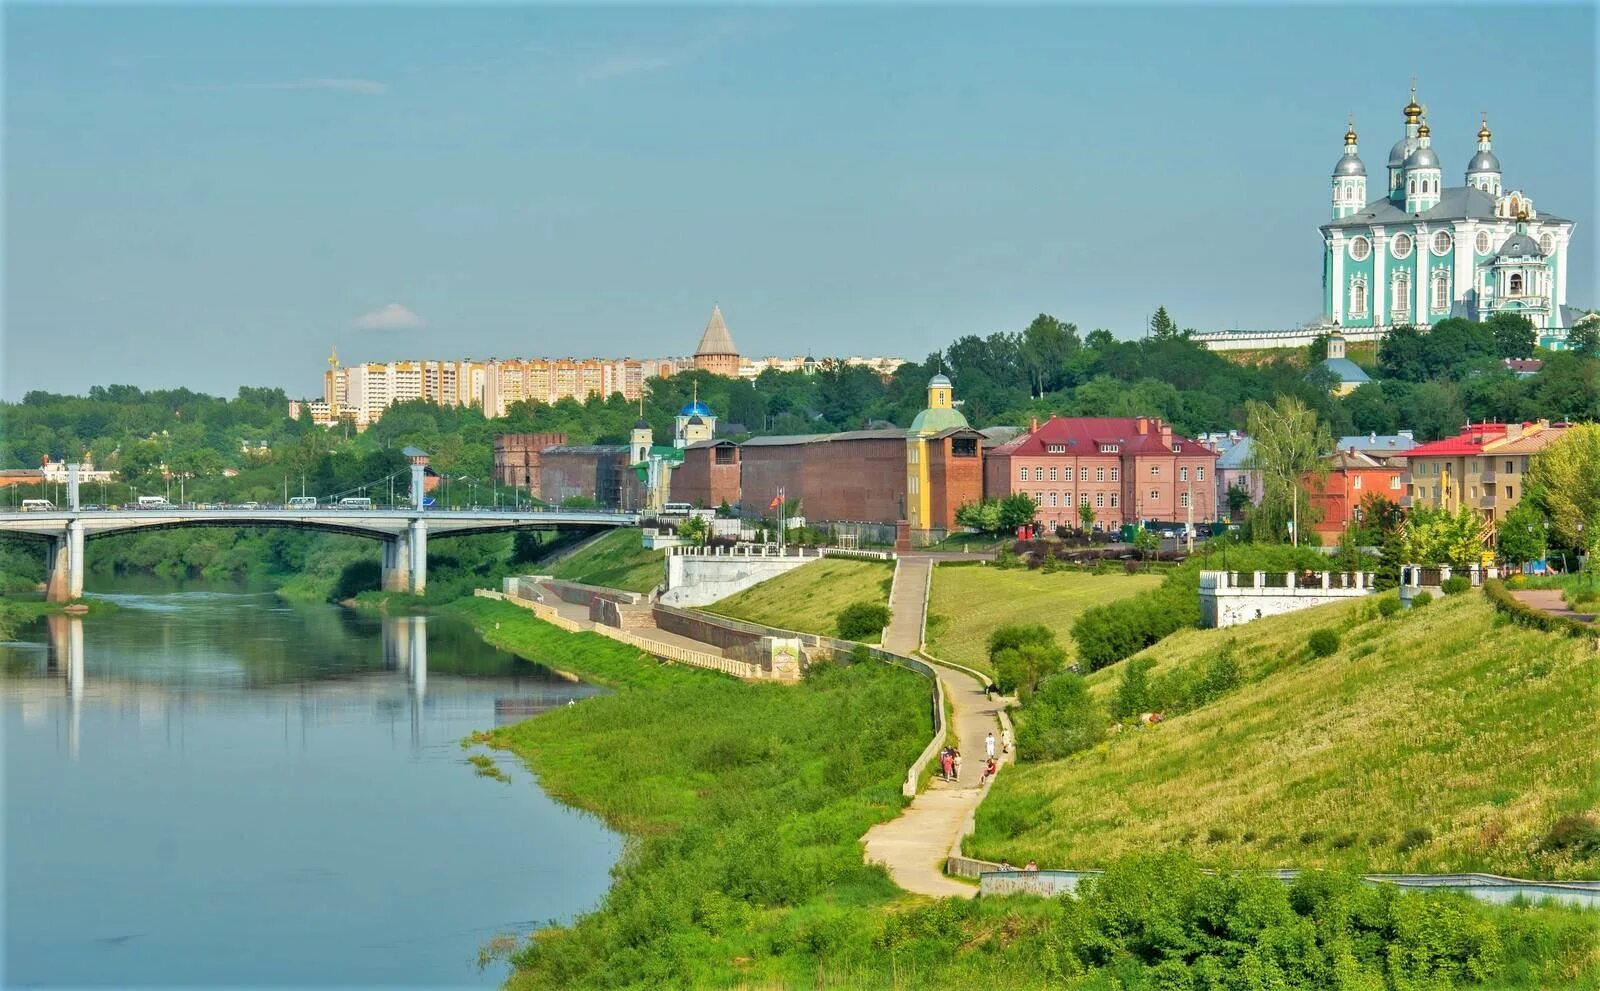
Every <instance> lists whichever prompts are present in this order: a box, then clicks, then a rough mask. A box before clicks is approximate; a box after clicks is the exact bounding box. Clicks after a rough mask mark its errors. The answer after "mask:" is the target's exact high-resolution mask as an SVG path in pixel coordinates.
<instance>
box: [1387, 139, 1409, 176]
mask: <svg viewBox="0 0 1600 991" xmlns="http://www.w3.org/2000/svg"><path fill="white" fill-rule="evenodd" d="M1409 140H1411V139H1410V138H1401V139H1400V140H1399V141H1396V142H1395V143H1394V147H1393V148H1390V149H1389V168H1391V169H1398V168H1399V167H1400V166H1402V165H1404V164H1405V162H1406V156H1407V155H1409V154H1411V149H1410V148H1408V147H1406V142H1407V141H1409Z"/></svg>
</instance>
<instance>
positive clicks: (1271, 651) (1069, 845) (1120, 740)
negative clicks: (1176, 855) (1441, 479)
mask: <svg viewBox="0 0 1600 991" xmlns="http://www.w3.org/2000/svg"><path fill="white" fill-rule="evenodd" d="M1329 626H1331V627H1335V628H1340V627H1342V628H1343V642H1342V644H1341V646H1340V649H1339V650H1338V651H1337V652H1336V653H1334V654H1333V655H1332V656H1329V657H1326V658H1323V659H1320V660H1316V659H1311V658H1310V655H1309V651H1308V650H1307V648H1306V638H1307V634H1308V633H1309V632H1310V631H1311V630H1313V629H1316V628H1318V627H1329ZM1230 640H1231V641H1232V643H1233V648H1232V649H1233V653H1234V656H1235V657H1236V659H1237V661H1238V663H1239V667H1240V670H1241V674H1242V677H1243V684H1242V685H1241V686H1240V687H1239V688H1237V689H1235V690H1234V691H1232V692H1231V693H1229V694H1227V695H1225V696H1223V697H1222V698H1220V699H1218V700H1217V701H1215V702H1212V703H1211V704H1209V705H1207V706H1204V707H1202V708H1200V709H1197V710H1195V711H1193V712H1190V713H1187V714H1184V715H1180V716H1177V717H1175V718H1173V719H1170V720H1169V721H1168V722H1166V723H1164V724H1162V725H1160V726H1157V727H1153V728H1149V729H1143V730H1129V731H1126V732H1124V733H1122V734H1120V735H1117V736H1113V737H1111V738H1110V739H1108V741H1107V742H1106V743H1104V744H1102V745H1099V746H1097V747H1096V748H1094V749H1093V750H1091V751H1088V752H1086V753H1083V754H1079V755H1077V756H1075V757H1072V758H1068V759H1065V760H1060V761H1053V762H1046V763H1040V764H1026V763H1024V764H1020V765H1018V766H1017V767H1016V768H1015V769H1013V770H1011V771H1008V772H1007V773H1006V774H1003V775H1001V776H1000V779H999V780H998V781H997V782H996V787H995V789H994V791H993V793H992V794H991V795H990V797H989V799H988V800H987V801H986V802H985V803H984V805H983V807H982V808H981V809H980V812H979V817H978V832H977V835H976V836H975V837H974V838H973V840H971V841H969V850H970V851H971V852H972V853H973V854H975V855H976V856H980V857H985V858H990V859H1009V860H1010V861H1012V862H1013V863H1022V862H1024V861H1026V860H1028V859H1029V858H1037V859H1038V861H1039V862H1040V863H1041V864H1043V865H1048V866H1060V867H1069V866H1071V867H1091V866H1095V865H1098V864H1102V863H1105V862H1107V861H1109V860H1112V859H1114V858H1115V857H1117V856H1119V855H1122V854H1125V853H1130V852H1133V851H1145V850H1152V849H1171V848H1184V849H1187V850H1188V851H1189V852H1190V853H1192V854H1193V855H1194V856H1196V857H1197V858H1199V859H1200V860H1201V861H1203V862H1206V863H1210V864H1215V865H1254V866H1264V867H1311V866H1339V867H1343V868H1347V869H1351V870H1358V871H1459V870H1484V871H1492V872H1495V873H1502V874H1513V875H1520V876H1526V877H1539V878H1576V877H1589V878H1592V877H1596V876H1597V875H1600V842H1597V837H1596V836H1595V834H1594V832H1593V831H1592V830H1590V831H1588V832H1587V833H1586V834H1585V832H1584V830H1583V829H1582V828H1581V826H1582V823H1581V821H1579V820H1569V827H1570V826H1571V824H1572V823H1573V822H1577V823H1578V825H1579V826H1580V828H1579V829H1578V830H1577V833H1578V834H1579V835H1578V837H1577V838H1576V839H1574V838H1573V837H1572V836H1571V835H1570V832H1571V830H1570V829H1569V836H1568V838H1567V839H1566V840H1565V842H1559V843H1558V842H1553V837H1552V836H1551V827H1552V826H1553V825H1554V824H1555V823H1556V822H1557V820H1558V819H1559V818H1560V817H1561V816H1563V815H1567V814H1572V813H1590V814H1593V813H1594V812H1595V811H1596V810H1597V809H1600V783H1597V776H1596V770H1597V759H1596V748H1595V740H1596V739H1597V735H1596V731H1597V715H1596V714H1597V705H1596V684H1597V668H1600V655H1597V654H1596V653H1595V651H1594V649H1593V646H1592V644H1590V643H1587V642H1582V641H1578V640H1572V639H1566V638H1562V637H1558V636H1554V635H1551V634H1546V633H1538V632H1534V631H1530V630H1526V629H1523V628H1521V627H1516V626H1511V625H1506V624H1504V623H1502V622H1499V621H1497V617H1496V614H1495V613H1494V612H1493V610H1492V609H1491V608H1490V607H1489V605H1488V603H1487V602H1485V601H1484V600H1483V598H1482V597H1481V596H1479V595H1478V594H1476V593H1471V594H1467V595H1462V596H1458V597H1449V598H1445V599H1442V600H1440V601H1437V602H1434V603H1433V604H1431V605H1429V606H1427V607H1425V608H1422V609H1418V610H1413V611H1410V612H1403V613H1400V614H1399V615H1397V616H1394V617H1392V618H1388V619H1382V618H1379V617H1378V615H1377V610H1376V609H1375V603H1374V602H1373V601H1370V600H1368V601H1364V602H1361V603H1356V604H1353V605H1347V604H1336V605H1332V606H1326V607H1322V608H1320V609H1316V610H1308V611H1305V612H1300V613H1295V614H1292V615H1288V616H1281V617H1273V618H1269V619H1265V620H1261V621H1258V622H1256V623H1252V624H1249V625H1248V626H1245V627H1243V628H1241V629H1237V630H1209V631H1200V630H1190V631H1183V632H1181V633H1179V634H1177V635H1175V636H1173V637H1171V638H1169V639H1168V640H1165V641H1163V642H1162V643H1160V644H1157V645H1156V646H1155V647H1152V648H1150V649H1148V650H1146V651H1145V652H1143V653H1142V654H1140V655H1137V656H1138V657H1152V658H1156V659H1157V662H1158V664H1157V668H1156V670H1157V671H1163V670H1165V671H1170V670H1173V669H1176V668H1178V667H1182V666H1186V665H1196V664H1201V663H1204V662H1205V659H1207V658H1208V657H1211V656H1214V655H1215V653H1216V652H1217V651H1219V650H1221V649H1222V648H1223V647H1224V645H1225V644H1227V643H1228V642H1229V641H1230ZM1127 663H1129V662H1123V664H1119V665H1116V666H1115V667H1113V668H1110V669H1107V670H1106V671H1105V672H1097V674H1096V676H1095V678H1094V679H1093V681H1092V688H1093V689H1094V691H1095V693H1096V694H1097V695H1098V696H1099V697H1100V698H1101V699H1102V701H1104V700H1105V699H1106V697H1107V696H1109V694H1110V693H1111V692H1113V691H1114V690H1115V688H1116V683H1117V680H1118V679H1119V678H1120V672H1121V669H1122V668H1123V667H1124V666H1125V665H1126V664H1127ZM1585 836H1586V837H1587V838H1586V839H1585Z"/></svg>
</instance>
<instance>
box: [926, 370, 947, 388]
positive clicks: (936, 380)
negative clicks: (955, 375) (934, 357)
mask: <svg viewBox="0 0 1600 991" xmlns="http://www.w3.org/2000/svg"><path fill="white" fill-rule="evenodd" d="M949 384H950V380H949V379H948V378H946V377H945V376H944V375H943V374H942V373H941V374H939V375H935V376H934V377H933V378H931V379H929V380H928V387H929V388H930V389H931V388H933V387H934V386H936V385H949Z"/></svg>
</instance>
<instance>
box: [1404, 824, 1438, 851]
mask: <svg viewBox="0 0 1600 991" xmlns="http://www.w3.org/2000/svg"><path fill="white" fill-rule="evenodd" d="M1432 840H1433V830H1431V829H1429V828H1428V827H1426V826H1412V827H1411V828H1410V829H1408V830H1406V831H1405V833H1404V834H1402V835H1401V837H1400V842H1398V843H1396V844H1395V845H1394V847H1395V849H1396V850H1399V851H1400V852H1401V853H1405V852H1407V851H1409V850H1415V849H1416V848H1417V847H1419V846H1422V845H1424V844H1426V843H1429V842H1431V841H1432Z"/></svg>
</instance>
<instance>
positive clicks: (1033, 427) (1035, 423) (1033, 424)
mask: <svg viewBox="0 0 1600 991" xmlns="http://www.w3.org/2000/svg"><path fill="white" fill-rule="evenodd" d="M1038 432H1039V418H1038V417H1037V416H1036V417H1034V418H1033V419H1032V420H1030V421H1028V433H1030V434H1036V433H1038Z"/></svg>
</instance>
